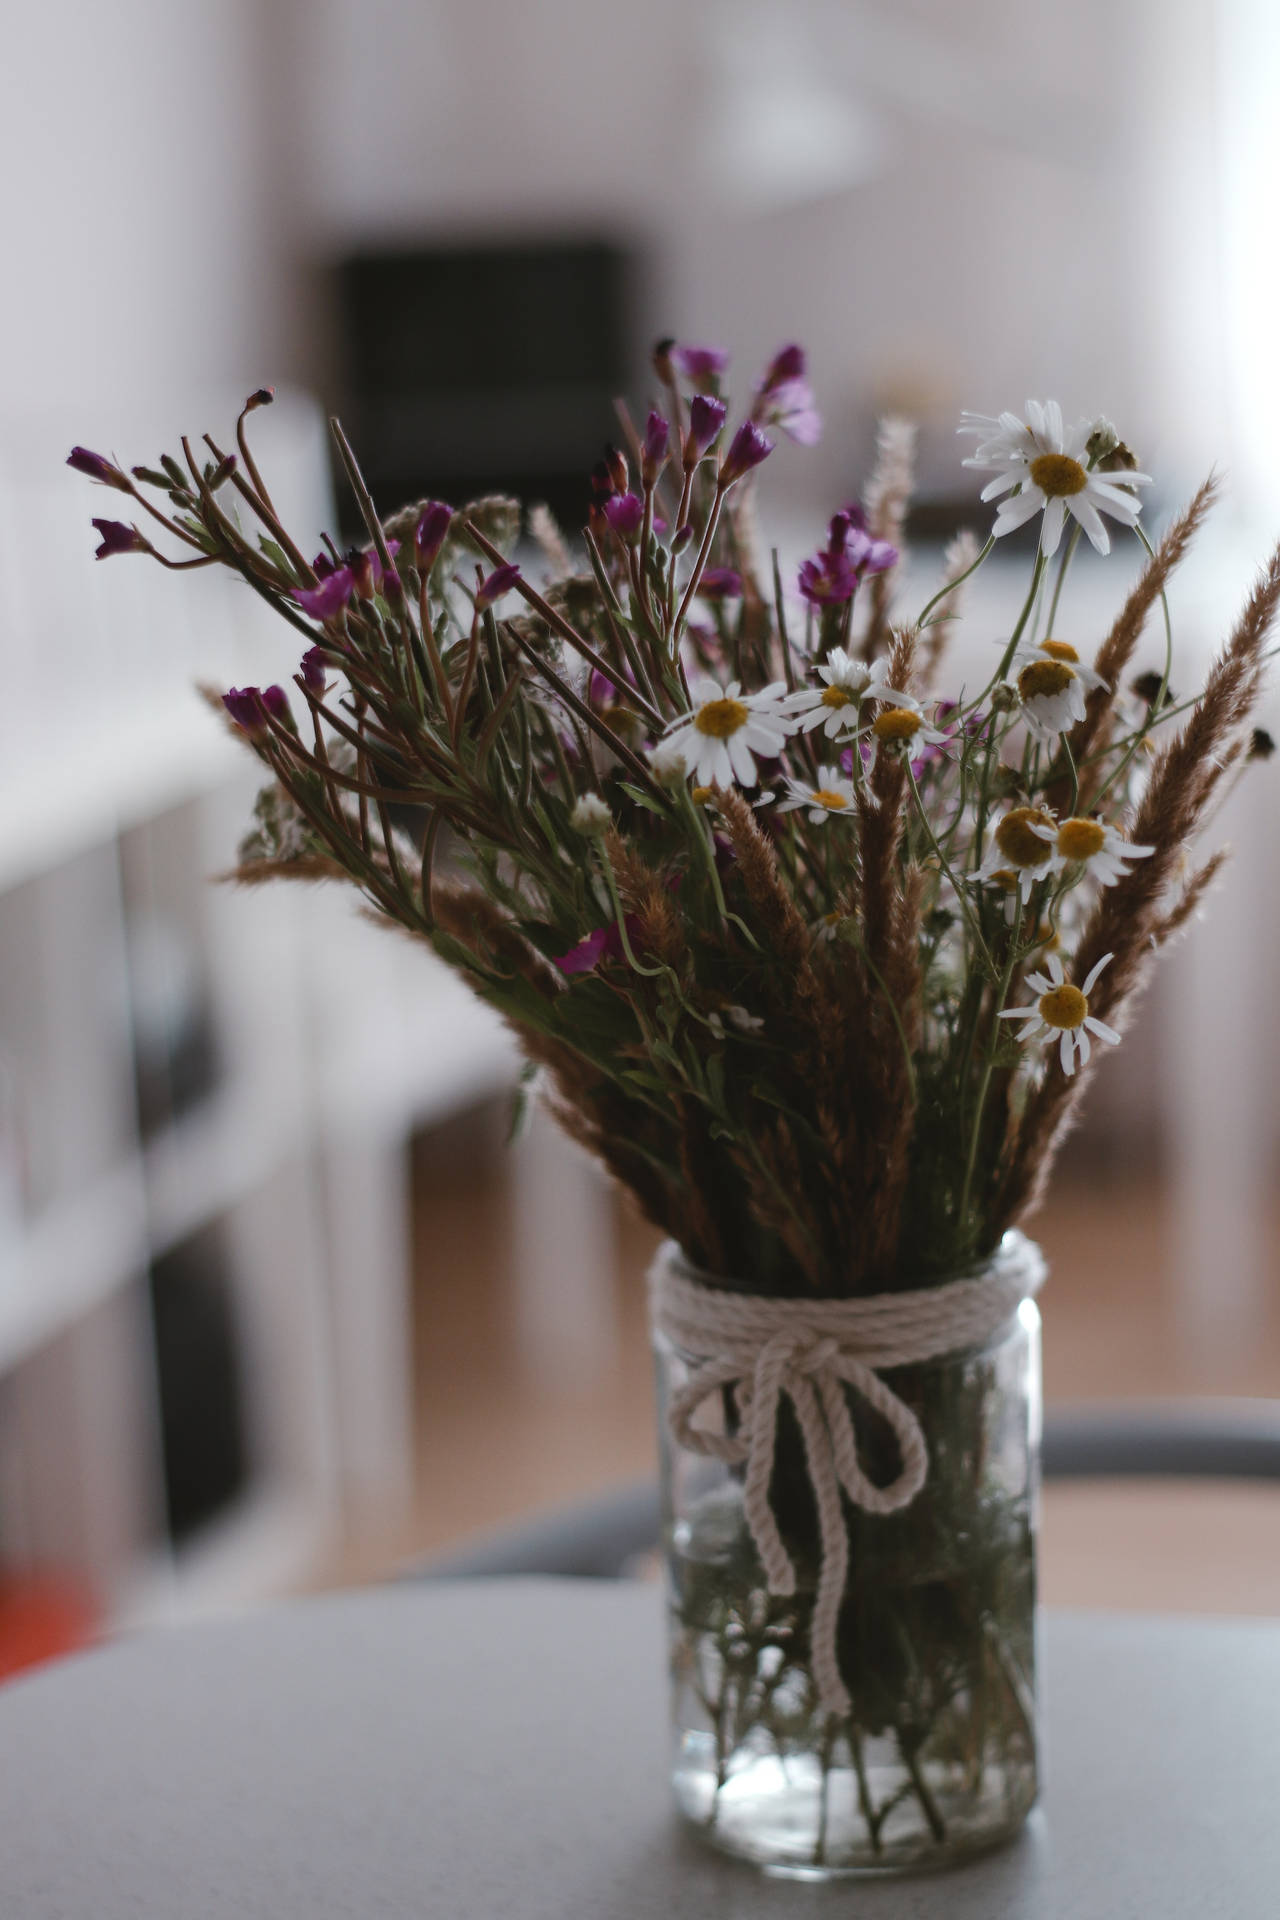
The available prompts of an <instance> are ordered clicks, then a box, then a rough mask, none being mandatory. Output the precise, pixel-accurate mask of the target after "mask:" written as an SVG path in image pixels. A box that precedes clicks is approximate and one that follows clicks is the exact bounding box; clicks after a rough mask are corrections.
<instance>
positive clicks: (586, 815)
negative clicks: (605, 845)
mask: <svg viewBox="0 0 1280 1920" xmlns="http://www.w3.org/2000/svg"><path fill="white" fill-rule="evenodd" d="M612 824H613V815H612V814H611V813H610V811H609V809H608V806H607V805H606V803H605V802H604V801H603V800H602V799H601V798H600V795H599V794H598V793H584V794H583V796H582V798H581V799H580V800H578V801H577V802H576V803H575V805H574V809H573V812H572V813H571V814H570V815H569V825H570V826H571V827H572V828H573V829H574V831H575V833H584V834H587V835H591V834H597V833H604V832H606V831H607V829H608V828H609V827H611V826H612Z"/></svg>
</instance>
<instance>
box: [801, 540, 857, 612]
mask: <svg viewBox="0 0 1280 1920" xmlns="http://www.w3.org/2000/svg"><path fill="white" fill-rule="evenodd" d="M798 585H799V588H800V594H801V598H802V599H805V600H807V601H808V602H809V604H810V606H813V607H835V606H841V605H843V603H844V602H845V601H846V600H852V598H853V596H854V594H855V593H856V592H857V590H858V576H857V574H856V573H855V572H854V570H853V568H852V567H851V566H850V565H849V562H848V560H847V559H846V558H845V556H844V554H843V553H842V552H841V551H839V550H838V549H835V548H833V549H832V550H831V551H830V552H829V553H819V554H817V555H816V556H815V557H814V558H813V559H812V560H805V561H803V562H802V564H801V567H800V577H799V581H798Z"/></svg>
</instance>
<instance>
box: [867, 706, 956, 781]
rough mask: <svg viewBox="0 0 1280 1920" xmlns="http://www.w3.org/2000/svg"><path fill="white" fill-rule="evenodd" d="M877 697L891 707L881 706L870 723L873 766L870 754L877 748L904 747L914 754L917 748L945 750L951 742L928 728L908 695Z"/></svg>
mask: <svg viewBox="0 0 1280 1920" xmlns="http://www.w3.org/2000/svg"><path fill="white" fill-rule="evenodd" d="M880 697H881V699H882V700H884V701H892V702H893V704H892V705H887V704H886V705H884V706H882V707H881V709H880V712H879V713H878V714H877V715H876V717H875V719H874V720H873V721H872V722H871V727H870V734H871V740H872V752H873V764H874V754H875V753H877V752H879V750H880V748H881V747H907V748H909V749H910V751H911V752H912V753H913V754H914V753H915V752H916V751H917V750H918V749H919V748H920V747H945V746H946V744H947V742H948V740H950V739H952V738H953V736H952V735H951V734H949V733H941V732H939V730H938V728H937V727H931V726H930V725H929V723H928V721H927V720H926V719H925V717H924V715H923V713H921V711H920V706H919V702H918V701H915V700H910V697H909V696H908V695H906V694H900V693H898V692H896V691H895V690H893V689H890V691H889V692H888V693H887V694H882V695H881V696H880Z"/></svg>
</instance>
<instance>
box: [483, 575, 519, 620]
mask: <svg viewBox="0 0 1280 1920" xmlns="http://www.w3.org/2000/svg"><path fill="white" fill-rule="evenodd" d="M519 578H520V569H519V567H514V566H505V567H495V568H494V570H493V572H492V573H491V574H490V575H489V577H488V579H487V580H482V581H481V582H480V585H479V587H478V588H477V589H476V611H477V612H479V613H482V612H483V611H484V609H485V608H486V607H491V606H492V605H493V603H494V601H495V600H501V598H502V596H503V594H504V593H510V591H511V589H512V587H514V585H515V584H516V581H517V580H518V579H519Z"/></svg>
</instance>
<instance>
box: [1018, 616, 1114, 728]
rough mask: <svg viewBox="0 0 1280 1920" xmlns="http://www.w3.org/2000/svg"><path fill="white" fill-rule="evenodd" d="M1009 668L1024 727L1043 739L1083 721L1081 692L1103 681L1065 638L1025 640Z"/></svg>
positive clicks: (1083, 707)
mask: <svg viewBox="0 0 1280 1920" xmlns="http://www.w3.org/2000/svg"><path fill="white" fill-rule="evenodd" d="M1009 671H1010V673H1011V674H1012V675H1013V679H1014V685H1015V686H1016V687H1017V689H1018V695H1019V698H1020V699H1021V701H1022V711H1023V713H1024V714H1025V716H1026V720H1027V724H1028V726H1029V727H1030V728H1031V730H1032V732H1033V733H1036V734H1038V735H1039V736H1040V737H1041V739H1045V740H1052V739H1053V737H1054V735H1055V734H1059V733H1066V732H1067V731H1068V730H1069V729H1070V728H1071V727H1073V726H1074V725H1075V724H1076V722H1077V720H1083V719H1084V712H1085V694H1086V693H1090V692H1092V691H1093V689H1094V688H1095V687H1105V686H1106V684H1107V683H1106V681H1105V680H1104V679H1103V678H1102V675H1101V674H1100V673H1095V672H1094V670H1093V668H1092V667H1086V666H1085V665H1084V662H1083V661H1082V660H1081V658H1080V655H1079V654H1078V653H1077V652H1076V650H1075V648H1074V647H1073V646H1071V645H1070V643H1069V642H1068V641H1066V640H1034V641H1025V642H1024V643H1023V645H1022V646H1020V647H1019V648H1018V650H1017V652H1016V653H1015V654H1014V656H1013V660H1012V662H1011V663H1010V668H1009Z"/></svg>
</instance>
